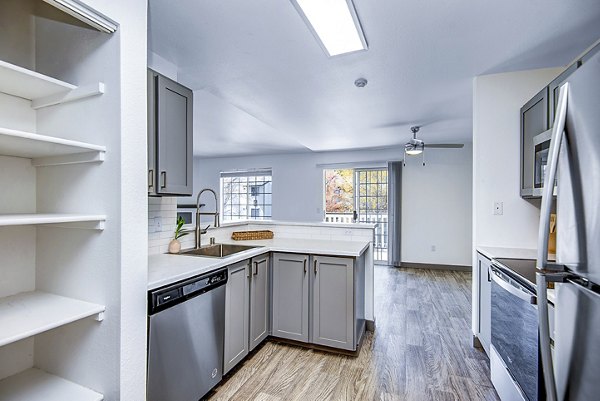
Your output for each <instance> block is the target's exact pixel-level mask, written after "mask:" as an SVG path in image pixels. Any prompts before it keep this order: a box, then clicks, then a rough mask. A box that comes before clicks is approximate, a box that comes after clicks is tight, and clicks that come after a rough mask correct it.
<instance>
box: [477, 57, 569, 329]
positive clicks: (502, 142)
mask: <svg viewBox="0 0 600 401" xmlns="http://www.w3.org/2000/svg"><path fill="white" fill-rule="evenodd" d="M562 70H563V69H562V68H547V69H540V70H532V71H518V72H510V73H503V74H494V75H484V76H479V77H475V79H474V82H473V245H472V247H473V251H472V258H473V266H477V264H476V263H477V262H476V261H477V259H476V258H477V252H476V251H475V249H476V247H477V246H492V247H502V248H529V249H535V248H536V247H537V244H536V241H537V229H538V223H539V215H540V210H539V201H526V200H524V199H522V198H521V197H520V195H519V185H520V183H519V174H520V153H519V152H520V147H519V142H520V123H519V121H520V109H521V106H523V105H524V104H525V103H526V102H527V101H528V100H529V99H531V97H533V95H535V94H536V93H537V92H539V91H540V90H541V89H542V88H543V87H544V86H546V85H547V84H548V83H549V82H550V81H551V80H552V79H553V78H555V77H556V76H557V75H558V74H560V73H561V72H562ZM496 201H498V202H503V204H504V211H503V214H502V215H501V216H498V215H494V212H493V206H494V202H496ZM478 281H479V270H478V269H474V270H473V289H472V290H473V292H472V299H473V300H474V302H473V308H472V330H473V333H477V332H478V327H479V304H478V302H476V300H478V293H479V285H478Z"/></svg>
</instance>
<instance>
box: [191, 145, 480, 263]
mask: <svg viewBox="0 0 600 401" xmlns="http://www.w3.org/2000/svg"><path fill="white" fill-rule="evenodd" d="M426 152H427V154H426V162H427V165H426V166H422V165H421V158H420V157H413V158H409V159H408V160H407V165H406V167H405V168H404V170H403V189H402V193H403V230H402V238H403V240H402V248H403V250H402V252H403V255H402V260H403V261H406V262H415V263H436V264H437V263H442V264H455V265H470V263H471V256H470V244H471V232H470V227H471V175H472V171H471V168H472V162H471V156H472V152H471V147H470V146H469V145H468V146H466V147H465V148H464V149H461V150H446V149H444V150H428V151H426ZM401 158H402V150H401V149H399V148H394V149H385V150H364V151H347V152H322V153H297V154H279V155H262V156H246V157H232V158H211V159H205V158H196V159H195V160H194V193H197V192H198V191H199V190H200V189H202V188H205V187H209V188H214V189H218V188H219V173H220V172H222V171H231V170H235V169H250V168H262V167H271V168H272V169H273V219H274V220H281V221H308V222H315V221H322V219H323V202H324V201H323V168H322V167H319V166H317V165H318V164H326V163H329V164H331V163H356V167H359V166H361V164H363V165H364V164H369V165H373V163H372V162H378V163H375V164H379V165H380V166H385V162H386V161H387V160H400V159H401ZM205 201H206V203H207V210H210V209H211V208H213V207H214V205H213V204H212V202H211V201H210V199H209V198H208V197H207V198H206V199H205ZM442 201H443V202H442ZM180 202H186V200H184V199H182V200H180ZM407 213H408V214H407ZM440 215H442V216H443V218H440ZM414 220H419V221H418V222H414V224H413V221H414ZM431 245H436V248H437V251H436V252H431Z"/></svg>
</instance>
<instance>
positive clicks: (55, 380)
mask: <svg viewBox="0 0 600 401" xmlns="http://www.w3.org/2000/svg"><path fill="white" fill-rule="evenodd" d="M103 399H104V396H102V394H99V393H97V392H95V391H92V390H90V389H88V388H86V387H83V386H80V385H78V384H75V383H72V382H70V381H68V380H65V379H63V378H61V377H58V376H54V375H51V374H48V373H46V372H44V371H42V370H39V369H35V368H32V369H28V370H26V371H24V372H21V373H19V374H16V375H14V376H10V377H7V378H6V379H4V380H0V400H2V401H67V400H73V401H75V400H77V401H102V400H103Z"/></svg>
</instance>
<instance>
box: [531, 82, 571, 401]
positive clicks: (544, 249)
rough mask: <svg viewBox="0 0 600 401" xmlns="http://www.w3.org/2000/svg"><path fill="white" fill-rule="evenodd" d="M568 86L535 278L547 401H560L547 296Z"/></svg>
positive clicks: (555, 137) (557, 124)
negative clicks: (547, 273) (551, 217)
mask: <svg viewBox="0 0 600 401" xmlns="http://www.w3.org/2000/svg"><path fill="white" fill-rule="evenodd" d="M568 93H569V84H568V83H565V84H564V85H563V86H561V88H560V92H559V95H558V104H557V107H556V118H555V120H554V125H553V126H552V139H551V140H550V150H549V152H548V164H547V167H546V170H547V174H546V177H544V189H543V194H542V209H541V213H540V227H539V232H538V257H537V268H538V269H539V270H541V272H538V273H537V274H536V284H537V288H538V291H537V296H538V315H539V322H540V323H539V324H540V327H539V329H540V354H541V357H542V368H543V370H544V381H545V383H546V397H547V401H557V399H558V398H557V395H556V381H555V380H554V368H553V366H552V351H551V348H550V324H549V319H548V296H547V293H546V288H547V278H546V273H545V272H544V271H547V270H548V268H549V266H548V236H549V235H550V213H551V209H552V202H553V192H554V181H555V179H556V169H557V167H558V155H559V152H560V146H561V144H562V141H563V138H564V131H565V124H566V119H567V95H568Z"/></svg>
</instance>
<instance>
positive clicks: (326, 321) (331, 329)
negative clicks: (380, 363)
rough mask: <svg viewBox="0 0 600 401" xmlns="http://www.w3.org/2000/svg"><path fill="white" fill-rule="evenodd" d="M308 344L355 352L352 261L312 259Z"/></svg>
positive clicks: (334, 258)
mask: <svg viewBox="0 0 600 401" xmlns="http://www.w3.org/2000/svg"><path fill="white" fill-rule="evenodd" d="M311 270H312V271H311V274H312V275H313V285H312V289H313V291H312V300H313V305H312V320H311V322H312V342H313V343H314V344H319V345H325V346H328V347H335V348H343V349H347V350H355V349H356V341H355V338H354V335H355V302H354V259H350V258H336V257H327V256H314V257H313V261H312V269H311Z"/></svg>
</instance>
